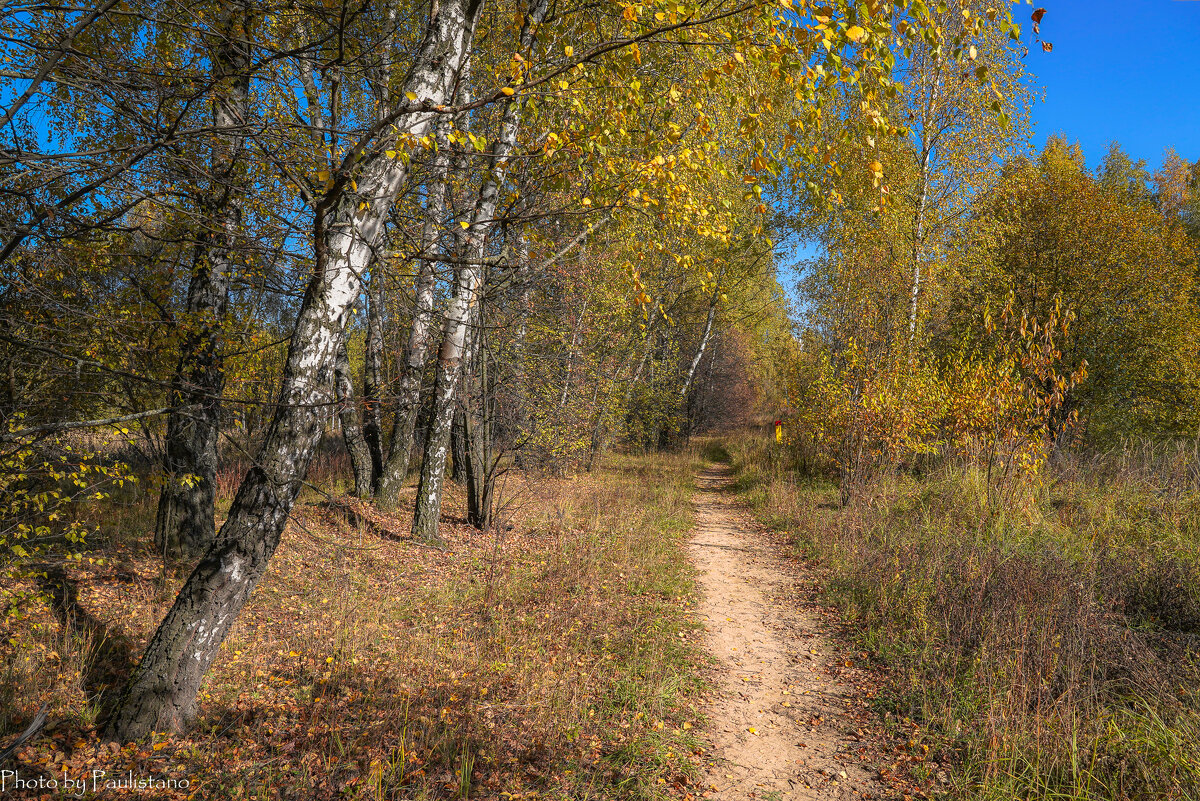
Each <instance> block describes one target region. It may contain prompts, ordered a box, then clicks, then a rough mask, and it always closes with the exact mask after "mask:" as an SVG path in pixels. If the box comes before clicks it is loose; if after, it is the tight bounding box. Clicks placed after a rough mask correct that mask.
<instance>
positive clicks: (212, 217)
mask: <svg viewBox="0 0 1200 801" xmlns="http://www.w3.org/2000/svg"><path fill="white" fill-rule="evenodd" d="M249 17H250V8H249V5H248V4H246V3H239V2H231V3H227V4H225V6H224V7H223V9H222V17H221V20H220V23H219V27H218V35H219V36H220V37H221V40H220V42H219V43H218V44H217V47H216V49H215V52H214V54H213V59H212V65H213V77H214V83H215V89H214V93H213V128H214V129H215V130H216V131H217V132H218V133H217V135H216V136H215V137H214V141H213V150H212V162H211V166H210V170H211V174H212V179H211V182H210V184H209V186H208V189H207V190H206V191H205V192H204V194H203V195H202V197H201V198H200V225H201V228H200V231H199V233H198V235H197V237H196V245H195V249H194V250H193V253H192V277H191V281H190V283H189V285H188V299H187V314H186V316H185V319H184V321H183V325H184V326H187V327H188V328H189V329H190V330H188V331H187V333H186V334H185V336H184V338H183V343H182V347H181V350H182V353H181V355H180V359H179V364H178V366H177V367H176V369H175V376H174V378H173V379H172V381H171V400H172V403H171V405H172V406H174V407H175V411H173V412H172V413H171V414H170V416H169V417H168V418H167V436H166V442H165V446H166V449H165V456H164V461H163V468H164V473H165V479H164V481H163V487H162V491H161V493H160V494H159V497H158V514H157V517H156V519H155V523H154V545H155V547H156V548H157V549H158V552H159V553H160V554H162V556H163V557H164V558H165V559H167V560H168V561H170V560H175V559H194V558H196V557H198V556H199V555H200V554H202V553H204V551H205V549H207V548H208V546H209V545H210V544H211V543H212V540H213V537H214V536H215V534H216V522H215V519H214V517H213V503H214V501H215V499H216V483H217V457H218V448H217V446H218V441H219V437H220V422H221V420H220V418H221V395H222V393H223V392H224V390H225V367H224V364H223V360H222V352H221V351H222V343H221V339H222V326H223V320H224V317H225V311H226V308H227V306H228V304H229V284H230V279H231V273H232V271H233V251H234V248H235V246H236V239H237V228H238V224H239V222H240V221H241V209H240V207H239V205H238V204H239V202H240V200H241V195H242V192H243V190H244V187H243V186H241V184H242V183H243V181H242V180H241V179H240V177H239V175H238V172H239V168H240V165H241V161H242V153H243V151H244V138H245V137H244V133H243V132H242V130H241V126H243V125H245V124H246V119H247V111H246V103H247V96H248V94H249V91H250V69H251V67H250V59H251V46H250V43H249V40H248V38H247V31H248V29H249V24H248V23H249Z"/></svg>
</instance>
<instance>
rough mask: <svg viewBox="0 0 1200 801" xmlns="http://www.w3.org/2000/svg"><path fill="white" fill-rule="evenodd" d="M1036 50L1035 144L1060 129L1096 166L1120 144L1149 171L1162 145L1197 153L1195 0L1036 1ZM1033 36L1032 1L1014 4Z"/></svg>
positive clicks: (1198, 26)
mask: <svg viewBox="0 0 1200 801" xmlns="http://www.w3.org/2000/svg"><path fill="white" fill-rule="evenodd" d="M1037 5H1041V6H1044V7H1045V8H1046V16H1045V17H1044V18H1043V19H1042V36H1044V37H1045V38H1046V40H1047V41H1050V42H1052V43H1053V44H1054V52H1052V53H1043V52H1041V49H1040V48H1038V49H1037V50H1036V51H1035V52H1030V54H1029V56H1028V58H1027V59H1026V64H1027V68H1028V69H1029V71H1030V72H1032V73H1033V74H1034V76H1035V83H1036V84H1038V85H1039V88H1040V90H1041V91H1043V92H1044V94H1045V101H1044V102H1042V101H1039V102H1037V103H1036V104H1035V105H1034V108H1033V120H1034V144H1035V145H1036V146H1037V147H1039V148H1040V147H1041V145H1042V144H1043V143H1044V142H1045V140H1046V137H1047V136H1050V135H1052V134H1055V133H1062V134H1066V136H1067V138H1068V139H1070V140H1071V141H1078V142H1079V143H1080V145H1082V146H1083V152H1084V155H1085V156H1086V157H1087V160H1088V163H1089V164H1090V165H1092V166H1095V165H1096V164H1097V163H1098V162H1099V161H1100V159H1101V158H1102V157H1103V155H1104V152H1105V150H1106V149H1107V147H1108V143H1109V142H1112V141H1114V140H1115V141H1118V142H1120V143H1121V144H1122V146H1124V148H1125V150H1126V151H1127V152H1128V153H1129V154H1130V155H1131V156H1133V157H1134V158H1135V159H1138V158H1143V159H1146V161H1147V162H1148V163H1149V164H1150V166H1151V168H1153V167H1155V166H1157V165H1158V164H1159V162H1160V161H1161V159H1162V152H1163V150H1164V149H1165V148H1166V147H1168V146H1172V147H1174V148H1175V149H1176V150H1177V151H1178V152H1179V155H1181V156H1183V157H1184V158H1186V159H1188V160H1189V161H1194V160H1196V159H1200V0H1125V2H1117V1H1116V0H1039V1H1038V2H1037ZM1013 10H1014V16H1017V17H1019V19H1020V21H1021V27H1022V30H1023V32H1024V33H1025V34H1026V35H1028V33H1029V26H1030V22H1029V14H1030V12H1031V11H1032V10H1033V7H1032V6H1025V5H1022V6H1018V7H1014V9H1013Z"/></svg>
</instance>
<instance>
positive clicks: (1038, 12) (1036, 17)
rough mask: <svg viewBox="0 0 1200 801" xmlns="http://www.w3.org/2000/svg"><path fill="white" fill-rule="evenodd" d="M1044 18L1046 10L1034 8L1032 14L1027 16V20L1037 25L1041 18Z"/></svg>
mask: <svg viewBox="0 0 1200 801" xmlns="http://www.w3.org/2000/svg"><path fill="white" fill-rule="evenodd" d="M1044 16H1046V9H1044V8H1035V9H1034V10H1033V13H1032V14H1030V15H1029V18H1030V19H1031V20H1033V21H1034V24H1037V23H1040V22H1041V21H1042V17H1044Z"/></svg>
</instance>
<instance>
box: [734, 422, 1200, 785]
mask: <svg viewBox="0 0 1200 801" xmlns="http://www.w3.org/2000/svg"><path fill="white" fill-rule="evenodd" d="M730 449H731V450H732V451H733V457H734V463H735V466H736V467H737V468H738V486H739V487H740V488H741V489H742V491H743V492H744V493H745V495H746V497H748V498H749V499H750V501H751V502H752V503H753V505H754V506H755V508H756V509H757V510H758V513H759V514H760V515H761V516H762V517H763V518H764V519H766V520H767V521H768V522H770V523H772V524H773V525H774V526H776V527H777V528H780V529H781V530H785V531H787V532H789V533H790V534H791V535H792V538H793V541H794V542H795V544H796V546H797V547H798V548H799V549H801V550H802V551H803V552H804V553H805V554H806V555H807V556H808V557H809V558H811V559H812V560H814V561H816V562H817V563H819V565H820V567H821V568H822V570H823V571H824V575H825V586H826V588H827V593H828V596H829V598H830V600H832V601H833V602H834V603H836V604H837V605H838V606H839V607H840V609H841V612H842V614H843V616H844V618H845V619H846V620H848V621H850V622H851V623H853V625H854V626H855V627H856V629H857V633H858V634H857V636H858V637H859V639H860V641H861V644H862V646H863V647H864V648H867V649H869V650H870V651H871V652H872V653H873V654H874V655H875V657H876V658H877V659H879V660H881V661H882V662H884V663H886V664H887V665H889V666H890V668H891V670H890V671H889V675H890V676H891V677H892V679H891V682H892V683H891V687H890V691H889V693H888V694H887V695H886V696H881V698H880V700H879V701H878V703H879V706H880V711H881V712H882V713H883V714H884V715H885V716H888V717H890V718H892V719H897V720H903V719H904V718H909V719H912V720H915V721H918V722H919V723H921V724H922V728H923V731H924V733H925V738H926V739H925V742H924V743H922V745H926V746H929V753H928V756H927V757H923V758H925V759H927V760H928V761H930V762H933V763H937V762H941V763H943V764H946V765H949V766H952V770H951V774H952V781H951V784H950V788H952V789H953V790H955V791H956V792H957V794H959V795H962V796H968V797H979V798H995V799H1009V798H1023V799H1065V798H1070V799H1099V798H1111V799H1143V798H1145V799H1150V798H1197V797H1200V694H1198V692H1200V684H1198V682H1197V679H1198V678H1200V670H1198V669H1197V668H1198V664H1197V655H1198V654H1200V551H1198V549H1197V546H1198V545H1200V486H1198V485H1197V482H1196V475H1197V473H1196V464H1197V461H1196V459H1195V450H1194V448H1191V446H1188V447H1183V446H1172V447H1168V446H1150V445H1137V446H1133V445H1132V444H1131V445H1129V446H1127V447H1125V448H1122V449H1119V450H1115V451H1113V452H1110V453H1107V454H1102V455H1092V456H1089V457H1086V458H1084V457H1068V458H1066V459H1062V460H1060V462H1059V464H1057V465H1056V466H1055V467H1054V468H1053V470H1052V473H1051V475H1050V476H1049V479H1050V480H1049V481H1047V482H1046V483H1045V485H1044V486H1041V487H1024V488H1022V491H1021V492H1017V493H1012V494H1011V495H1010V496H1008V500H1007V502H1006V504H1005V505H1003V506H1001V507H999V508H997V507H996V506H995V504H994V503H993V504H989V502H988V492H987V481H986V477H985V476H984V475H983V474H982V473H981V471H980V470H979V469H977V468H975V467H974V466H972V465H971V464H969V463H962V462H960V463H948V464H942V465H940V466H939V467H937V468H935V469H933V470H932V471H931V472H929V473H928V474H926V475H924V476H920V477H917V476H910V475H895V474H893V475H884V476H879V477H876V478H874V479H873V480H872V481H871V482H870V483H868V484H867V485H866V486H864V487H863V488H862V489H861V491H860V492H858V493H856V495H855V496H854V498H853V499H852V500H851V502H850V503H849V504H848V505H846V506H842V504H841V503H840V498H839V492H838V488H837V487H836V486H835V485H834V484H833V483H832V482H831V481H829V480H827V479H825V478H822V477H811V476H802V475H800V474H798V473H797V472H796V471H794V470H793V469H791V468H792V465H790V464H789V460H788V456H787V454H786V453H783V452H781V451H779V450H778V449H776V448H774V447H773V445H768V443H765V442H761V441H758V440H755V439H750V440H742V441H741V442H739V443H736V444H733V445H731V446H730ZM916 753H918V754H920V755H924V753H925V750H924V748H921V749H919V750H917V751H916Z"/></svg>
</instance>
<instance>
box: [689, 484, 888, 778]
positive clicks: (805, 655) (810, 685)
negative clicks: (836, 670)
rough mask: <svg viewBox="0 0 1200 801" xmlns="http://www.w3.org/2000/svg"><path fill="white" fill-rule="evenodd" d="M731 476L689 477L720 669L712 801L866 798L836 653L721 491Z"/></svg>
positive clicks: (713, 714) (787, 567)
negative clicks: (833, 669) (692, 480)
mask: <svg viewBox="0 0 1200 801" xmlns="http://www.w3.org/2000/svg"><path fill="white" fill-rule="evenodd" d="M730 480H731V479H730V476H729V471H728V469H725V468H720V467H711V468H709V469H707V470H705V471H704V472H703V473H701V474H700V476H699V477H698V478H697V482H696V483H697V487H698V489H699V492H698V493H697V495H696V498H695V507H696V531H695V534H694V536H693V538H692V541H691V545H690V550H691V556H692V560H693V562H694V563H695V565H696V567H697V568H698V569H699V570H700V577H699V584H700V588H701V590H702V594H703V598H702V600H701V602H700V604H699V613H700V615H701V620H702V621H703V622H704V625H705V627H706V628H707V630H708V646H709V649H710V650H711V651H712V653H713V655H714V656H715V657H716V658H717V660H718V661H719V663H720V677H719V680H718V684H719V693H718V695H717V697H716V698H715V699H714V701H713V703H712V705H711V706H710V708H709V709H708V710H707V713H708V716H709V719H710V721H711V725H710V734H711V737H712V740H713V744H714V752H713V754H712V757H713V759H712V761H711V762H710V764H709V765H708V776H707V779H706V781H705V783H704V786H705V787H706V788H707V789H708V797H709V798H715V799H743V798H760V799H794V798H820V799H843V798H844V799H859V798H871V797H874V796H875V795H876V794H877V792H878V789H879V785H878V784H877V783H876V782H875V780H874V778H873V776H872V773H871V771H870V770H869V768H868V767H867V766H865V765H864V764H862V758H861V755H860V753H859V752H860V751H861V750H862V749H861V748H859V747H858V737H857V735H856V734H855V733H854V731H853V723H852V722H851V721H852V718H850V717H848V716H846V715H845V712H846V711H847V707H848V704H849V702H853V701H854V700H855V699H854V697H853V693H852V691H851V690H850V689H849V688H848V687H847V686H845V685H843V684H841V683H839V682H838V681H837V680H836V678H834V677H833V676H831V675H830V673H831V671H830V670H829V668H830V665H831V663H832V662H833V659H834V655H833V653H832V651H831V648H830V644H829V643H828V642H826V640H825V638H824V637H823V636H822V634H821V633H820V631H819V627H818V615H817V613H816V612H815V611H814V610H813V609H812V608H811V604H809V605H808V606H809V608H806V604H805V602H804V600H803V599H800V600H799V601H797V593H796V587H797V586H798V584H799V581H798V577H797V575H796V568H795V566H794V565H793V564H789V563H786V562H785V561H783V560H782V559H780V557H779V556H777V555H776V554H775V552H774V551H773V548H772V546H771V544H770V543H769V542H768V541H767V540H766V538H765V537H764V535H763V534H761V533H759V532H758V531H757V530H756V528H755V527H754V526H752V525H749V524H748V523H747V521H746V519H745V517H744V516H743V515H742V514H741V513H739V511H738V510H737V509H736V508H735V507H734V506H733V503H732V500H731V498H730V496H729V495H728V494H726V493H723V492H722V490H723V489H725V488H726V487H727V486H728V485H729V483H730ZM859 706H860V708H861V704H859Z"/></svg>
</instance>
